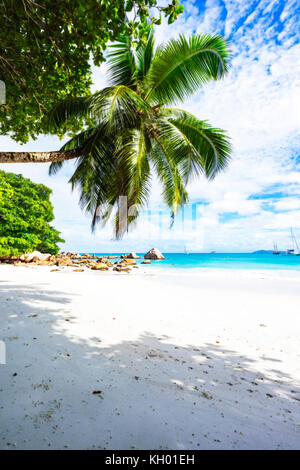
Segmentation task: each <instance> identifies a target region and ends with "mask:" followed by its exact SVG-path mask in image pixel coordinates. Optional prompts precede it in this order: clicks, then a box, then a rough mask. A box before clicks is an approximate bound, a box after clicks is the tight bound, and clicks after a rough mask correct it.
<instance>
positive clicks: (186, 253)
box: [184, 245, 189, 255]
mask: <svg viewBox="0 0 300 470" xmlns="http://www.w3.org/2000/svg"><path fill="white" fill-rule="evenodd" d="M184 254H185V255H188V254H189V252H188V250H187V249H186V245H184Z"/></svg>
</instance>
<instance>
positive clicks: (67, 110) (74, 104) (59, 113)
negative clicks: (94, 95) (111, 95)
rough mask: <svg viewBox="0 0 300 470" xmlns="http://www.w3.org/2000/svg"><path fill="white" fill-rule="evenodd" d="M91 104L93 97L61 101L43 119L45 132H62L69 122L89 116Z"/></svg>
mask: <svg viewBox="0 0 300 470" xmlns="http://www.w3.org/2000/svg"><path fill="white" fill-rule="evenodd" d="M90 104H91V97H86V96H79V97H77V98H76V97H75V98H72V97H70V98H66V99H65V100H63V101H60V102H59V103H58V104H56V105H55V106H53V108H52V109H51V110H50V111H49V112H48V113H47V114H46V115H45V116H44V117H43V120H42V128H43V130H44V131H45V132H49V133H53V132H56V131H60V130H61V129H62V128H63V127H64V126H65V124H66V123H67V122H68V121H69V120H71V119H82V118H84V117H86V116H88V114H89V110H90Z"/></svg>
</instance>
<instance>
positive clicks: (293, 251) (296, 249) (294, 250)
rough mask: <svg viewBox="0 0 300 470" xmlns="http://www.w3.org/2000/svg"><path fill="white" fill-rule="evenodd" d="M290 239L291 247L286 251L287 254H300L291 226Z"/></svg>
mask: <svg viewBox="0 0 300 470" xmlns="http://www.w3.org/2000/svg"><path fill="white" fill-rule="evenodd" d="M291 239H292V246H293V248H288V249H287V251H286V254H287V255H296V256H300V248H299V245H298V242H297V238H296V237H295V235H294V232H293V229H292V228H291Z"/></svg>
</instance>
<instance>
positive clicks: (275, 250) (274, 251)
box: [273, 243, 280, 255]
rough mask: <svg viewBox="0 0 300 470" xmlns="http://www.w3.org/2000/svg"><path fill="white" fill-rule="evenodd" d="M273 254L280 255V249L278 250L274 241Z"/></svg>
mask: <svg viewBox="0 0 300 470" xmlns="http://www.w3.org/2000/svg"><path fill="white" fill-rule="evenodd" d="M273 255H280V251H278V247H277V244H276V243H274V250H273Z"/></svg>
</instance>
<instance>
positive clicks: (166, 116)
mask: <svg viewBox="0 0 300 470" xmlns="http://www.w3.org/2000/svg"><path fill="white" fill-rule="evenodd" d="M228 60H229V51H228V47H227V44H226V41H225V40H224V39H223V38H222V37H221V36H209V35H196V34H195V35H192V36H191V37H189V38H186V37H184V36H182V35H181V36H180V37H179V38H178V39H173V40H171V41H169V42H168V43H167V44H165V45H164V46H160V47H158V48H157V49H155V47H154V36H153V34H152V33H150V34H149V36H148V39H147V42H146V43H145V44H142V45H138V46H137V47H135V46H134V44H133V43H132V41H131V39H130V37H128V36H123V37H121V38H120V39H119V41H118V42H116V43H114V44H112V45H111V46H110V51H109V59H108V65H109V72H108V73H109V79H110V82H111V86H109V87H107V88H104V89H103V90H101V91H99V92H97V93H96V94H94V95H93V96H91V97H79V98H74V99H72V98H70V99H67V100H65V101H62V102H61V103H58V104H57V105H56V106H55V107H54V108H53V109H52V110H51V111H50V112H49V113H48V115H47V116H46V118H45V123H44V125H45V126H46V127H47V129H48V131H49V132H54V133H57V132H60V131H61V130H62V129H67V128H68V123H69V122H72V120H73V119H79V120H80V119H85V118H87V119H93V120H94V121H95V122H96V124H95V125H94V126H91V127H88V128H87V129H86V130H84V131H83V132H81V133H79V134H77V135H76V136H74V137H73V138H72V139H71V140H70V141H69V142H68V143H67V144H65V145H64V147H63V149H62V150H72V149H77V150H78V152H79V153H80V155H81V156H80V158H78V161H77V167H76V170H75V172H74V174H73V176H72V177H71V180H70V181H71V183H72V185H73V187H74V186H77V187H78V188H79V190H80V193H81V196H80V203H81V206H82V207H83V208H84V209H86V210H87V211H88V212H90V213H91V214H92V227H94V226H95V224H96V222H97V221H99V220H102V221H104V222H105V221H106V220H107V219H108V218H109V216H110V214H111V208H112V207H115V208H116V218H115V227H116V235H117V237H120V236H122V235H123V233H124V229H125V228H126V225H127V224H129V223H131V222H133V221H134V220H135V219H136V217H137V214H138V211H139V209H140V208H142V207H143V206H144V205H145V204H146V203H147V200H148V196H149V190H150V180H151V174H152V173H153V171H154V172H156V174H157V176H158V178H159V180H160V181H161V184H162V188H163V191H162V196H163V199H164V201H165V203H166V204H167V206H168V207H169V208H170V209H171V211H172V216H174V215H175V213H176V211H177V210H178V208H179V207H180V206H181V205H182V204H184V203H186V202H187V200H188V194H187V190H186V185H187V183H188V182H189V181H190V179H191V177H192V176H193V175H198V174H201V173H202V174H204V175H205V176H206V177H207V178H209V179H212V178H214V177H215V175H216V174H217V173H218V172H219V171H221V170H223V169H224V168H225V167H226V165H227V164H228V162H229V159H230V155H231V147H230V143H229V139H228V137H227V136H226V133H225V132H224V131H223V130H221V129H217V128H214V127H212V126H211V125H210V124H208V123H207V122H206V121H204V120H200V119H198V118H197V117H195V116H193V115H192V114H190V113H188V112H186V111H184V110H181V109H178V108H176V107H174V106H176V104H177V103H178V102H181V101H183V100H184V99H185V98H187V97H189V96H191V95H192V94H193V93H194V92H196V91H197V90H199V89H200V88H201V87H202V86H203V85H204V84H205V83H206V82H208V81H209V80H218V79H221V78H223V77H224V76H225V74H226V72H227V70H228ZM167 106H168V107H167ZM62 165H63V162H55V163H52V164H51V166H50V171H51V172H52V173H55V172H56V171H57V170H58V169H59V168H61V166H62ZM120 196H126V197H127V200H128V206H135V213H134V214H129V216H128V220H127V223H126V225H125V228H124V225H123V224H122V227H121V224H120V220H119V217H120V213H119V207H118V204H119V198H120Z"/></svg>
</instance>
